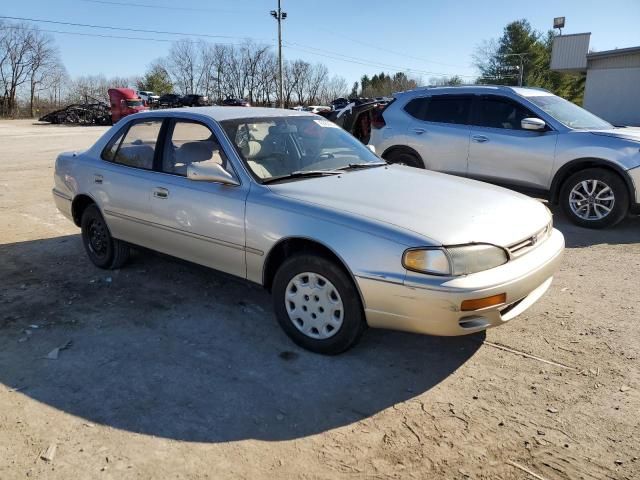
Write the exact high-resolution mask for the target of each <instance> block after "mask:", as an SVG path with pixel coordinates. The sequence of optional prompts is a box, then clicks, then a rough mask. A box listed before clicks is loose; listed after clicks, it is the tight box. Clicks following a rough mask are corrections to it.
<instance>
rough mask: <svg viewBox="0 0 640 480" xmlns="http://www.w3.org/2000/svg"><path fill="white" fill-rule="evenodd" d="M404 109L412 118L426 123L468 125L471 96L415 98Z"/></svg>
mask: <svg viewBox="0 0 640 480" xmlns="http://www.w3.org/2000/svg"><path fill="white" fill-rule="evenodd" d="M404 109H405V111H406V112H407V113H408V114H409V115H411V116H412V117H414V118H417V119H418V120H423V121H425V122H436V123H452V124H459V125H468V124H469V112H470V110H471V96H467V95H464V96H460V95H438V96H434V97H424V98H415V99H413V100H411V101H410V102H409V103H407V105H406V106H405V107H404Z"/></svg>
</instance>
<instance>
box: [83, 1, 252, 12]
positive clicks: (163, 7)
mask: <svg viewBox="0 0 640 480" xmlns="http://www.w3.org/2000/svg"><path fill="white" fill-rule="evenodd" d="M80 1H82V2H87V3H99V4H102V5H114V6H123V7H136V8H153V9H154V10H159V9H161V10H181V11H186V12H220V13H247V12H257V10H225V9H219V8H202V7H172V6H168V5H154V4H150V3H135V2H116V1H108V0H80Z"/></svg>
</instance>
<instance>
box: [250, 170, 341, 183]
mask: <svg viewBox="0 0 640 480" xmlns="http://www.w3.org/2000/svg"><path fill="white" fill-rule="evenodd" d="M340 173H342V172H341V171H340V170H297V171H295V172H291V173H289V174H287V175H278V176H277V177H271V178H267V179H265V180H263V181H262V183H263V184H268V183H273V182H277V181H279V180H289V179H290V178H302V177H324V176H326V175H338V174H340Z"/></svg>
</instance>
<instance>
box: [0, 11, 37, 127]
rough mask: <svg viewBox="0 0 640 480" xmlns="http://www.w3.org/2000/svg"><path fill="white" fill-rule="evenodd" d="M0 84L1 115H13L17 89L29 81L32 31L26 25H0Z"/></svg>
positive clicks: (15, 106)
mask: <svg viewBox="0 0 640 480" xmlns="http://www.w3.org/2000/svg"><path fill="white" fill-rule="evenodd" d="M0 28H1V30H2V33H1V34H0V82H1V84H2V87H3V90H4V92H3V97H2V113H4V114H8V115H14V114H15V113H16V108H17V100H16V99H17V94H18V89H19V88H20V87H21V86H22V85H23V84H24V83H26V82H27V81H28V80H29V74H30V71H31V68H30V59H29V54H30V49H31V45H32V39H33V30H32V29H31V28H30V27H29V26H28V25H26V24H9V23H4V24H2V25H0Z"/></svg>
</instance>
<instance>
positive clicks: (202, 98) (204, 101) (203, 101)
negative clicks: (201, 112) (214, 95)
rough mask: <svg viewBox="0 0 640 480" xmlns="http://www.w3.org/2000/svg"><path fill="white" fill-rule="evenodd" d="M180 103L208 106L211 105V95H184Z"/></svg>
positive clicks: (191, 105) (187, 105) (192, 105)
mask: <svg viewBox="0 0 640 480" xmlns="http://www.w3.org/2000/svg"><path fill="white" fill-rule="evenodd" d="M180 103H181V104H182V105H183V106H184V107H206V106H208V105H209V97H207V96H206V95H198V94H195V93H193V94H189V95H185V96H183V97H182V98H181V99H180Z"/></svg>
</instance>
